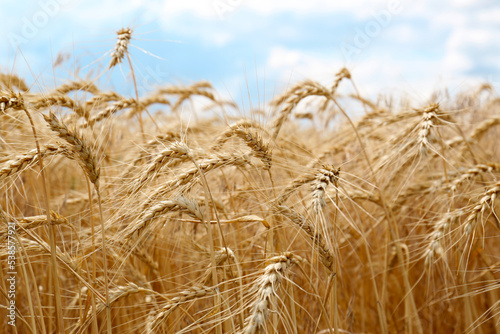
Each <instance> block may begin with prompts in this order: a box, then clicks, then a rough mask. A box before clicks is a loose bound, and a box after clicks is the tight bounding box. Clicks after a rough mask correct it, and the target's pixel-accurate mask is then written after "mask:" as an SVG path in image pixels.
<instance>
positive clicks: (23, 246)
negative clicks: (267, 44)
mask: <svg viewBox="0 0 500 334" xmlns="http://www.w3.org/2000/svg"><path fill="white" fill-rule="evenodd" d="M131 38H132V31H131V30H130V29H128V28H127V29H121V30H119V31H118V40H117V44H116V47H115V49H114V52H113V53H112V55H111V58H110V59H108V61H109V66H108V69H107V71H112V70H116V68H117V67H119V66H120V67H121V68H122V69H123V71H127V70H128V71H130V72H131V73H132V74H133V73H134V72H133V71H134V69H133V67H132V66H131V60H130V57H129V54H128V43H129V41H130V39H131ZM354 80H355V78H353V77H352V76H351V73H350V72H349V70H348V69H345V68H344V69H339V71H338V74H337V75H336V77H335V78H332V81H331V83H330V84H329V85H327V86H325V85H323V84H320V83H318V82H315V81H312V80H306V81H303V82H298V83H292V84H290V86H289V87H288V88H287V89H286V90H284V91H283V92H281V93H280V94H277V95H276V96H274V97H273V98H272V99H270V101H267V102H266V104H265V106H264V105H263V106H262V107H261V108H260V109H252V110H250V111H241V110H239V109H238V106H237V105H236V104H235V103H233V102H231V101H225V100H223V99H221V98H220V97H219V96H220V95H219V94H218V93H217V92H216V91H215V89H214V88H213V87H212V85H211V84H210V83H209V82H205V81H203V82H195V83H191V84H188V85H165V86H161V87H158V88H157V89H155V90H153V91H151V92H149V93H148V94H146V95H144V96H139V94H138V92H137V86H136V85H135V76H134V86H135V87H134V88H135V95H134V96H124V95H121V94H120V93H118V92H115V91H112V90H109V88H108V87H101V86H99V85H98V84H97V80H93V79H92V78H85V79H73V80H71V79H68V80H67V82H66V83H65V84H63V85H59V86H57V87H42V89H39V90H38V91H37V90H36V89H30V87H28V85H27V83H26V82H25V80H23V78H20V77H18V76H16V75H15V74H13V73H10V74H9V73H3V74H0V195H1V197H0V205H1V209H0V226H1V227H0V228H1V232H0V235H1V238H2V243H1V249H0V263H1V269H2V270H0V273H1V277H0V291H1V296H0V300H1V301H0V304H1V306H2V307H1V308H0V317H1V322H2V328H4V329H5V331H6V332H12V333H112V332H113V333H217V334H219V333H295V334H297V333H323V334H326V333H484V334H487V333H500V298H499V293H500V283H499V282H500V281H499V280H500V270H499V269H500V222H499V217H498V212H499V211H498V209H499V208H498V201H497V195H498V194H499V193H500V179H499V177H500V161H499V158H500V145H498V142H499V140H498V138H499V134H500V132H499V127H498V125H500V98H499V97H497V96H496V95H495V92H494V89H493V88H492V87H491V86H490V85H488V84H484V85H482V86H480V87H476V88H475V89H474V90H467V91H464V92H462V93H460V94H455V95H453V96H446V95H443V94H441V95H438V94H436V95H435V96H433V97H431V98H430V99H429V101H428V103H426V104H414V102H412V101H411V100H410V99H404V98H401V99H399V100H398V102H394V101H391V100H388V99H385V100H384V99H379V101H371V100H370V99H369V98H366V97H363V96H361V95H360V94H359V93H358V91H357V89H356V85H355V84H354ZM193 101H196V103H194V102H193ZM354 109H355V110H358V111H360V112H359V113H358V114H357V116H356V115H355V113H354V112H353V110H354ZM186 110H190V112H191V114H190V115H194V116H191V117H189V118H188V119H187V118H186V117H185V115H186ZM13 325H15V326H13Z"/></svg>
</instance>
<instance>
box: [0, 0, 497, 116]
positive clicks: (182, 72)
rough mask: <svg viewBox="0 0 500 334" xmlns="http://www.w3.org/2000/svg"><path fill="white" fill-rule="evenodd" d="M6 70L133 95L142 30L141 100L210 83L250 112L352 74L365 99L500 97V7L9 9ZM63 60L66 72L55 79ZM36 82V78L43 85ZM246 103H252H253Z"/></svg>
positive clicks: (263, 4)
mask: <svg viewBox="0 0 500 334" xmlns="http://www.w3.org/2000/svg"><path fill="white" fill-rule="evenodd" d="M0 6H1V7H0V32H1V34H0V40H1V44H2V45H3V47H2V48H1V49H0V69H1V70H2V71H12V70H13V69H14V70H15V71H16V72H17V73H21V74H22V75H23V76H24V77H25V78H26V79H27V81H28V82H29V83H31V84H33V86H34V89H41V88H46V87H54V86H55V85H56V84H57V83H61V82H62V81H64V80H66V79H68V78H74V77H75V76H76V75H77V73H78V75H80V76H85V75H86V74H87V73H94V75H93V76H94V77H95V76H96V75H97V74H101V77H100V80H99V83H100V84H101V85H108V86H110V87H112V88H116V89H118V90H119V91H121V92H123V93H124V94H132V92H133V90H132V88H131V87H132V84H131V78H130V74H129V73H130V71H129V68H128V66H125V65H123V66H122V67H121V68H115V69H113V71H106V70H107V65H108V64H109V56H110V52H111V51H112V49H113V46H114V42H115V31H116V30H118V29H119V28H121V27H127V26H130V27H132V28H133V30H134V35H133V36H134V38H133V40H132V46H133V47H131V48H130V54H131V56H132V59H133V63H134V67H135V70H136V72H137V77H138V84H139V89H140V91H141V93H147V92H148V91H150V90H152V89H154V87H155V86H156V85H159V84H172V83H173V84H189V83H191V82H193V81H196V80H209V81H211V82H212V83H213V84H214V86H215V87H216V88H217V90H218V91H219V92H220V93H221V94H222V95H223V96H226V97H229V98H233V99H235V100H236V101H237V102H238V103H239V104H240V105H244V106H245V108H248V107H249V105H250V102H249V98H248V95H249V94H250V100H251V103H252V105H253V106H254V107H255V104H257V103H261V102H263V101H264V100H268V99H269V98H270V97H272V96H273V95H276V94H278V93H279V92H281V91H282V90H283V89H285V88H286V87H287V86H288V85H290V84H291V83H295V82H296V81H298V80H303V79H308V78H310V79H314V80H318V81H320V82H322V83H324V84H328V83H331V82H332V80H333V78H334V75H335V73H336V72H337V71H338V70H340V69H341V68H342V67H343V66H346V67H348V68H349V70H350V71H351V72H352V74H353V78H354V80H355V82H356V84H357V86H358V88H359V89H360V91H361V92H362V93H363V94H366V95H369V96H371V97H376V96H377V94H379V93H382V94H395V95H400V94H406V95H409V96H410V97H411V98H413V99H415V100H416V101H417V103H419V102H420V103H423V102H425V101H426V100H427V98H428V97H429V95H430V94H431V93H432V92H433V91H435V90H437V89H443V88H445V87H446V88H448V89H449V90H450V91H451V92H457V91H463V90H465V89H467V87H470V86H473V85H477V84H478V83H481V82H484V81H488V82H491V83H493V84H494V85H495V87H496V89H497V90H498V89H499V88H500V60H499V57H498V55H500V42H499V36H500V19H498V18H499V17H500V5H499V4H498V2H497V1H481V0H477V1H473V0H459V1H418V2H417V1H409V0H390V1H389V0H385V1H381V0H372V1H366V0H353V1H349V2H347V1H342V2H340V1H319V0H308V1H296V0H288V1H282V0H275V1H264V0H253V1H251V0H205V1H202V0H182V1H165V0H163V1H160V0H145V1H139V0H122V1H119V0H101V1H95V0H87V1H85V0H40V1H29V0H28V1H15V0H1V2H0ZM58 55H62V56H63V57H65V59H67V60H66V62H65V63H63V64H62V65H60V66H58V67H57V68H56V69H55V70H54V69H53V67H52V64H53V62H54V61H55V59H56V58H57V57H58ZM35 78H36V80H35ZM242 101H243V102H242Z"/></svg>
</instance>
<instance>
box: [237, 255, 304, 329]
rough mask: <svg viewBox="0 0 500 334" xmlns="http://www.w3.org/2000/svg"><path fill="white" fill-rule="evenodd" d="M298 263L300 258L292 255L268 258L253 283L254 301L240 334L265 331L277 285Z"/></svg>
mask: <svg viewBox="0 0 500 334" xmlns="http://www.w3.org/2000/svg"><path fill="white" fill-rule="evenodd" d="M299 261H300V257H298V256H295V255H293V254H292V253H285V254H283V255H279V256H275V257H272V258H270V259H269V260H268V261H267V262H268V263H269V264H268V265H267V266H266V268H265V269H264V273H263V274H262V275H261V276H260V277H259V278H258V279H257V281H256V282H255V283H254V287H255V289H256V295H257V296H256V299H255V301H254V302H253V303H252V306H251V311H250V315H249V316H248V317H247V318H246V320H245V322H246V324H245V327H244V328H242V330H241V331H240V332H239V333H241V334H255V333H259V332H261V331H262V332H264V331H265V325H266V321H267V319H268V318H269V309H270V307H271V304H272V300H271V299H272V297H273V296H274V295H275V294H276V291H277V290H278V288H279V285H280V284H281V282H282V281H283V279H284V278H286V277H287V273H288V271H289V270H290V268H292V267H293V265H294V264H296V263H298V262H299Z"/></svg>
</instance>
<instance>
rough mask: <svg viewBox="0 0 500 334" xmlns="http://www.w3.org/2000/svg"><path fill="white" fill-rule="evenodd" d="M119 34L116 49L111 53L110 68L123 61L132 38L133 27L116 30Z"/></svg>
mask: <svg viewBox="0 0 500 334" xmlns="http://www.w3.org/2000/svg"><path fill="white" fill-rule="evenodd" d="M116 34H117V35H118V37H117V41H116V45H115V49H114V51H113V53H112V54H111V62H110V63H109V67H108V68H112V67H114V66H116V65H118V64H120V63H121V62H122V61H123V57H125V54H126V53H127V52H128V44H129V43H130V39H131V38H132V29H130V28H122V29H120V30H118V31H117V32H116Z"/></svg>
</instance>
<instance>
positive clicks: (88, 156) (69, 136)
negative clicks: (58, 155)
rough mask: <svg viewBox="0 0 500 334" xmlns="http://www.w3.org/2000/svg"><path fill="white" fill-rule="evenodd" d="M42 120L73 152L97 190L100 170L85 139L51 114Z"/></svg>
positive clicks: (44, 116)
mask: <svg viewBox="0 0 500 334" xmlns="http://www.w3.org/2000/svg"><path fill="white" fill-rule="evenodd" d="M43 118H44V119H45V121H46V122H47V124H48V125H49V127H50V129H51V130H52V131H54V132H55V133H57V135H58V136H59V137H60V138H61V139H63V140H65V141H66V142H67V143H68V144H69V145H70V146H71V148H72V149H73V150H74V151H75V153H76V155H77V156H78V157H79V161H80V164H81V165H82V167H83V170H84V171H85V173H86V174H87V176H88V177H89V179H90V182H92V183H93V184H94V185H95V186H96V188H98V187H99V185H98V181H99V175H100V169H99V167H98V164H97V158H96V156H95V154H94V152H93V151H92V149H91V148H90V147H89V145H88V144H87V142H86V141H85V139H84V138H83V137H82V136H80V135H78V134H77V133H76V131H73V130H70V129H69V128H68V127H67V126H66V125H65V124H64V123H62V122H61V121H59V120H58V119H57V117H56V116H55V115H54V114H53V113H49V115H48V116H47V115H43Z"/></svg>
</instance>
